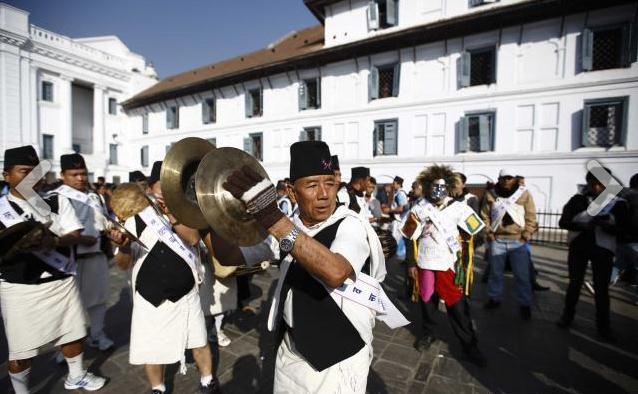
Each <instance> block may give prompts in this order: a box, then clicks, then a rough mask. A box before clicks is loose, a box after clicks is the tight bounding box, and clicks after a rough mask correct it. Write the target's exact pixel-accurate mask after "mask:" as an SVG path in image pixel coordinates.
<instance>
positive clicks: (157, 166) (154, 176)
mask: <svg viewBox="0 0 638 394" xmlns="http://www.w3.org/2000/svg"><path fill="white" fill-rule="evenodd" d="M161 173H162V162H161V160H158V161H156V162H155V163H153V169H152V170H151V176H150V177H148V185H149V186H151V185H153V184H154V183H155V182H157V181H159V180H160V174H161Z"/></svg>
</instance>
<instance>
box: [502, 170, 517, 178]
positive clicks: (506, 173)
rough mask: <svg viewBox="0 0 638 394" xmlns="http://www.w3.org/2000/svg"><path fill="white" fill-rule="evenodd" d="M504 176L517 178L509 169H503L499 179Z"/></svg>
mask: <svg viewBox="0 0 638 394" xmlns="http://www.w3.org/2000/svg"><path fill="white" fill-rule="evenodd" d="M504 176H511V177H512V178H514V177H516V175H515V174H514V172H513V171H512V170H510V169H509V168H502V169H501V171H499V173H498V177H499V178H503V177H504Z"/></svg>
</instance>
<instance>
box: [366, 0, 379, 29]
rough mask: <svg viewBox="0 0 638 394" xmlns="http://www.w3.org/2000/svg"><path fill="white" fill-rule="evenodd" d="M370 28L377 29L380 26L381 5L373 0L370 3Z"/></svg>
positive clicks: (368, 13) (368, 12)
mask: <svg viewBox="0 0 638 394" xmlns="http://www.w3.org/2000/svg"><path fill="white" fill-rule="evenodd" d="M367 15H368V30H377V29H378V28H379V5H378V4H377V3H376V2H374V1H371V2H370V3H368V10H367Z"/></svg>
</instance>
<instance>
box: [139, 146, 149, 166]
mask: <svg viewBox="0 0 638 394" xmlns="http://www.w3.org/2000/svg"><path fill="white" fill-rule="evenodd" d="M140 164H141V165H142V167H148V145H144V146H143V147H142V149H140Z"/></svg>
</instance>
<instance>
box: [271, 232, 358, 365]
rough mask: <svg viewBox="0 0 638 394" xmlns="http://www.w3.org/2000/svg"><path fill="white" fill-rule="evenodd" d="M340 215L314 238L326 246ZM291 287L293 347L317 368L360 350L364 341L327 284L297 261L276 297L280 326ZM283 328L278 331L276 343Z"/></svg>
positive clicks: (291, 334)
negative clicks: (331, 293)
mask: <svg viewBox="0 0 638 394" xmlns="http://www.w3.org/2000/svg"><path fill="white" fill-rule="evenodd" d="M342 221H343V219H341V220H339V221H337V222H336V223H334V224H332V225H330V226H328V227H326V228H324V229H323V230H321V231H320V232H319V233H317V234H316V235H315V236H314V239H315V240H316V241H318V242H320V243H321V244H322V245H324V246H325V247H327V248H329V247H330V245H332V242H333V241H334V239H335V237H336V235H337V229H338V228H339V225H340V224H341V222H342ZM289 289H291V290H292V314H293V316H292V319H293V325H294V328H289V327H288V328H287V329H288V333H289V335H290V338H291V340H292V342H293V343H294V345H295V349H296V350H297V351H298V352H299V353H300V354H301V355H302V356H303V357H304V359H306V361H308V363H309V364H310V365H311V366H312V367H313V368H314V369H316V370H317V371H323V370H324V369H326V368H328V367H331V366H332V365H334V364H336V363H338V362H340V361H343V360H345V359H347V358H349V357H351V356H353V355H354V354H356V353H357V352H359V351H360V350H361V349H362V348H363V347H364V346H365V343H364V342H363V340H362V339H361V336H360V335H359V332H358V331H357V329H356V328H355V327H354V326H353V325H352V323H351V322H350V320H348V318H347V317H346V315H344V313H343V311H342V310H341V308H339V306H338V305H337V304H336V303H335V301H334V300H333V299H332V297H331V296H330V294H329V293H328V291H327V290H326V288H325V287H324V285H323V284H321V283H320V282H319V281H318V280H317V279H315V278H313V277H312V276H311V275H310V274H309V273H308V271H306V270H305V269H304V268H303V267H302V266H301V264H298V263H297V262H296V261H293V263H292V264H291V265H290V268H289V269H288V273H287V275H286V278H285V281H284V285H283V286H282V290H281V294H280V297H279V308H278V309H277V311H278V316H277V319H276V322H277V323H278V327H279V329H280V330H283V328H285V327H283V326H284V321H283V306H284V301H285V299H286V297H287V294H288V290H289ZM281 338H283V331H279V335H278V338H277V339H278V341H277V342H276V343H277V344H279V343H280V342H281Z"/></svg>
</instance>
